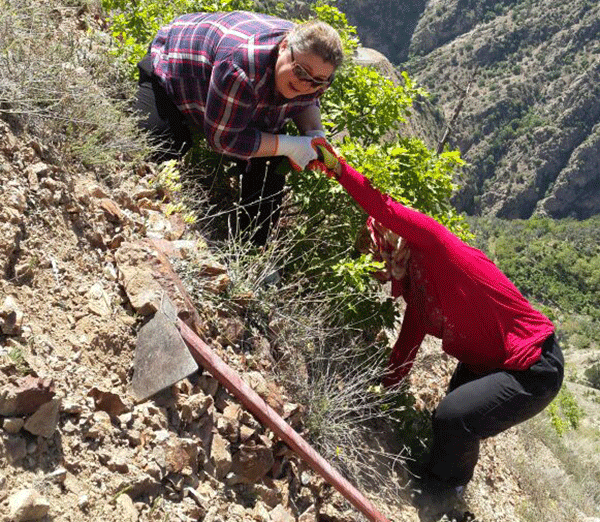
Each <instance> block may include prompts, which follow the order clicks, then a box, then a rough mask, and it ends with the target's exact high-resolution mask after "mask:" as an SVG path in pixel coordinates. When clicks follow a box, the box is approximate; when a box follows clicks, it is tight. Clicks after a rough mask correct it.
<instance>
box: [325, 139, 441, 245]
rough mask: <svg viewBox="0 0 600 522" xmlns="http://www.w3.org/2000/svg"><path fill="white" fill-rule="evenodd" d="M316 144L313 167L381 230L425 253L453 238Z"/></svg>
mask: <svg viewBox="0 0 600 522" xmlns="http://www.w3.org/2000/svg"><path fill="white" fill-rule="evenodd" d="M316 144H317V147H318V149H319V150H320V153H321V156H322V159H321V160H320V161H318V162H315V163H316V166H317V167H319V168H320V169H321V170H324V171H325V173H326V174H327V175H328V176H330V177H335V178H336V179H337V180H338V181H339V183H340V185H342V186H343V187H344V188H345V189H346V191H347V192H348V194H350V196H352V198H353V199H354V200H355V201H356V202H357V203H358V204H359V205H360V206H361V207H362V208H363V209H364V211H365V212H366V213H367V214H369V215H370V216H372V217H373V218H375V220H377V221H379V223H381V224H382V225H383V226H384V227H386V228H388V229H389V230H391V231H392V232H395V233H396V234H398V235H399V236H401V237H403V238H404V239H406V241H408V242H409V243H410V244H412V245H414V246H418V247H420V248H422V249H424V250H428V249H431V248H432V247H433V246H435V245H436V244H439V243H440V241H441V238H443V237H445V236H453V234H452V233H451V232H450V231H448V230H447V229H446V228H445V227H444V226H443V225H441V224H440V223H438V222H437V221H436V220H435V219H433V218H431V217H429V216H427V215H425V214H423V213H421V212H418V211H416V210H413V209H410V208H408V207H406V206H404V205H402V204H401V203H399V202H397V201H396V200H394V199H393V198H392V197H390V196H389V195H387V194H383V193H382V192H380V191H379V190H378V189H376V188H375V187H373V186H372V185H371V182H370V181H369V180H368V179H367V178H366V177H365V176H363V175H362V174H361V173H360V172H358V171H357V170H355V169H354V168H352V167H350V165H348V164H347V163H346V161H345V160H344V159H343V158H338V157H337V156H336V155H335V153H334V151H333V149H332V148H331V145H329V144H328V143H327V142H326V141H325V140H322V141H321V140H317V143H316Z"/></svg>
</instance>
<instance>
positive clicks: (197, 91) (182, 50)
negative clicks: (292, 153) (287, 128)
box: [151, 11, 320, 158]
mask: <svg viewBox="0 0 600 522" xmlns="http://www.w3.org/2000/svg"><path fill="white" fill-rule="evenodd" d="M293 26H294V24H293V23H292V22H288V21H286V20H281V19H279V18H275V17H272V16H267V15H262V14H258V13H250V12H242V11H236V12H229V13H195V14H188V15H183V16H180V17H178V18H176V19H175V20H173V22H171V23H170V24H169V25H166V26H165V27H163V28H161V29H160V31H159V32H158V34H157V36H156V38H155V39H154V41H153V42H152V46H151V54H152V63H153V70H154V74H155V75H156V76H157V77H158V78H159V80H160V81H161V83H162V85H163V87H164V88H165V89H166V91H167V93H168V94H169V96H170V97H171V99H172V100H173V102H174V103H175V105H176V106H177V108H178V109H179V110H180V111H181V112H182V113H183V114H184V115H185V116H186V117H187V118H188V120H190V121H191V123H192V124H194V125H196V126H197V127H199V128H200V129H201V130H202V131H203V133H204V135H205V136H206V139H207V141H208V143H209V144H210V145H211V146H212V147H213V148H214V149H216V150H218V151H220V152H223V153H225V154H227V155H231V156H235V157H239V158H248V157H250V156H252V154H253V153H254V152H255V151H256V150H257V149H258V147H259V146H260V132H261V131H264V132H273V133H276V132H280V131H281V130H282V128H283V126H284V125H285V124H286V123H287V122H288V121H289V120H290V119H292V118H293V117H294V116H296V115H298V114H299V113H301V112H302V111H304V110H305V109H306V108H307V107H308V106H310V105H315V104H317V103H318V101H317V99H318V97H319V95H320V92H316V93H311V94H309V95H304V96H298V97H296V98H293V99H291V100H288V99H285V98H283V97H282V96H281V95H279V94H278V93H277V92H276V91H275V63H276V61H277V56H278V46H279V43H280V42H281V41H282V40H283V38H284V37H285V35H286V33H288V32H289V31H290V29H292V27H293Z"/></svg>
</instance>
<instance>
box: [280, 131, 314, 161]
mask: <svg viewBox="0 0 600 522" xmlns="http://www.w3.org/2000/svg"><path fill="white" fill-rule="evenodd" d="M276 136H277V147H276V149H275V155H276V156H287V157H288V159H289V160H290V163H291V164H292V167H293V168H294V170H304V169H305V168H306V166H307V165H308V164H309V163H310V162H311V161H313V160H316V159H317V150H316V149H315V148H314V147H313V145H312V142H313V140H314V139H322V138H311V137H310V136H288V135H287V134H277V135H276Z"/></svg>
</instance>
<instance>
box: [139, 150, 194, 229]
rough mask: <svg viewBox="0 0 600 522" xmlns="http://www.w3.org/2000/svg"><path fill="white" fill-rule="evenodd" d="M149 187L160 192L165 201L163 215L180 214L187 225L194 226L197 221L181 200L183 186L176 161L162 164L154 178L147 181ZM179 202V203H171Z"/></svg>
mask: <svg viewBox="0 0 600 522" xmlns="http://www.w3.org/2000/svg"><path fill="white" fill-rule="evenodd" d="M149 184H150V185H151V186H155V187H156V188H157V190H159V191H160V192H162V194H163V200H165V201H167V205H166V207H165V210H164V212H165V215H167V216H170V215H172V214H176V213H177V214H181V215H182V216H183V219H184V221H185V222H186V223H188V224H194V223H195V222H196V220H197V218H196V216H195V214H194V213H193V211H192V210H190V209H189V207H188V206H187V205H186V203H185V202H184V201H181V198H184V197H185V195H184V192H183V185H182V183H181V173H180V171H179V168H178V166H177V161H176V160H169V161H165V162H163V163H162V164H161V165H160V167H159V170H158V173H157V174H156V177H155V178H153V179H151V180H150V181H149ZM173 200H179V201H173Z"/></svg>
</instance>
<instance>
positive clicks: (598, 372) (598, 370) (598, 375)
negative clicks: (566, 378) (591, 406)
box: [583, 363, 600, 390]
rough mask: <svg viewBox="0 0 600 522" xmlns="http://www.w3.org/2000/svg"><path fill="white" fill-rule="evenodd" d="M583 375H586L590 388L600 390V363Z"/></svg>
mask: <svg viewBox="0 0 600 522" xmlns="http://www.w3.org/2000/svg"><path fill="white" fill-rule="evenodd" d="M583 375H585V378H586V379H587V381H588V383H589V385H590V386H592V387H593V388H596V389H597V390H600V363H595V364H593V365H592V366H590V367H589V368H587V369H586V370H585V371H584V372H583Z"/></svg>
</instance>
